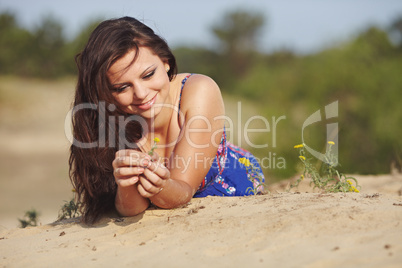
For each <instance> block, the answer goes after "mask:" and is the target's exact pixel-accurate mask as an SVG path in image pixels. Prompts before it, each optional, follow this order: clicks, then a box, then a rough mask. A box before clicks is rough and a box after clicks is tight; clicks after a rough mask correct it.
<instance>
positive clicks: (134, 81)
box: [107, 47, 170, 119]
mask: <svg viewBox="0 0 402 268" xmlns="http://www.w3.org/2000/svg"><path fill="white" fill-rule="evenodd" d="M135 52H136V51H135V50H131V51H130V52H128V53H127V54H126V55H124V56H123V57H122V58H121V59H119V60H117V61H116V62H115V63H114V64H113V65H112V66H111V67H110V68H109V70H108V72H107V76H108V78H109V81H110V83H111V84H112V86H113V92H112V95H113V97H114V98H115V100H116V101H117V103H118V105H119V106H120V108H121V109H122V110H123V111H125V112H127V113H129V114H137V115H140V116H142V117H143V118H145V119H150V118H151V117H154V116H156V115H157V114H158V113H159V112H160V111H161V109H162V108H161V107H162V105H163V104H165V102H166V99H167V97H168V94H169V89H170V81H169V77H168V75H167V70H168V68H169V65H168V64H167V63H164V62H163V61H162V60H161V59H160V58H159V57H158V56H157V55H155V54H154V53H153V51H152V50H151V49H149V48H147V47H140V48H139V49H138V57H137V59H136V60H135V61H134V62H132V61H133V58H134V56H135ZM161 104H162V105H161Z"/></svg>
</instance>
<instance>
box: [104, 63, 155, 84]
mask: <svg viewBox="0 0 402 268" xmlns="http://www.w3.org/2000/svg"><path fill="white" fill-rule="evenodd" d="M153 66H155V64H152V65H151V66H149V67H147V68H146V69H145V70H144V71H143V72H142V73H141V75H140V76H143V75H144V74H145V73H146V72H147V71H148V70H149V69H151V68H152V67H153ZM123 84H124V82H120V81H118V82H116V83H113V84H112V86H119V85H123Z"/></svg>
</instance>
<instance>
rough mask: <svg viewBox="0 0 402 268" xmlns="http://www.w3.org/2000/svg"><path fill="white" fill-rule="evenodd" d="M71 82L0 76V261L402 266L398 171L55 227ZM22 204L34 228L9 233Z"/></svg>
mask: <svg viewBox="0 0 402 268" xmlns="http://www.w3.org/2000/svg"><path fill="white" fill-rule="evenodd" d="M73 87H74V85H73V83H72V81H71V80H66V81H57V82H43V81H33V80H18V81H15V79H14V80H13V79H8V78H0V104H1V105H0V150H1V151H0V267H25V266H30V267H54V266H57V267H71V266H79V267H84V266H85V267H93V266H96V267H110V266H112V265H113V266H118V267H126V266H128V267H162V266H163V267H205V266H210V267H228V266H233V267H244V266H247V267H248V266H251V267H339V266H342V267H402V265H401V263H402V222H401V221H402V196H401V195H402V175H401V174H386V175H376V176H361V175H356V176H355V177H356V178H357V179H358V180H359V183H360V184H361V185H362V189H361V192H360V193H348V194H343V193H337V194H326V193H319V192H317V191H312V189H311V187H310V186H309V185H308V181H307V180H305V181H304V182H303V183H302V184H301V185H300V187H299V188H298V189H297V190H293V191H292V192H286V191H285V190H286V188H287V185H288V183H289V182H291V181H292V180H288V181H283V182H280V183H277V184H274V185H270V187H269V190H270V191H271V193H270V194H268V195H262V196H251V197H233V198H221V197H208V198H203V199H193V200H192V201H191V203H190V204H188V205H187V206H186V207H183V208H178V209H172V210H163V209H149V210H147V211H146V212H145V213H143V214H141V215H139V216H137V217H131V218H118V217H108V218H104V219H103V220H102V221H101V222H100V223H98V224H96V225H95V226H91V227H89V226H85V225H82V224H80V223H79V221H78V219H73V220H66V221H64V222H59V223H53V222H54V221H55V219H56V217H57V211H58V210H59V209H60V207H61V205H62V204H63V200H69V199H70V198H71V197H72V193H71V191H70V189H71V185H70V183H69V181H68V176H67V165H66V163H67V158H68V146H69V144H68V142H67V140H66V137H65V133H64V119H65V116H66V114H67V112H68V110H69V103H70V101H71V97H72V89H73ZM27 88H29V89H30V90H29V91H27V90H26V89H27ZM56 100H57V101H56ZM31 208H35V209H37V210H38V211H39V212H40V217H39V219H40V224H41V226H38V227H28V228H25V229H20V228H17V225H18V220H17V218H21V217H22V216H23V214H24V212H25V211H26V210H29V209H31Z"/></svg>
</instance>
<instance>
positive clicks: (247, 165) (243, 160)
mask: <svg viewBox="0 0 402 268" xmlns="http://www.w3.org/2000/svg"><path fill="white" fill-rule="evenodd" d="M239 162H240V163H242V164H243V165H245V166H246V167H249V166H250V160H248V159H247V158H245V157H242V158H239Z"/></svg>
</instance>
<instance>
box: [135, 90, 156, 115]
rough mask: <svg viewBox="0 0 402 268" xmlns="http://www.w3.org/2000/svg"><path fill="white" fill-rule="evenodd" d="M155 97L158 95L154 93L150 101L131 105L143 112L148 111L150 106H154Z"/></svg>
mask: <svg viewBox="0 0 402 268" xmlns="http://www.w3.org/2000/svg"><path fill="white" fill-rule="evenodd" d="M157 95H158V93H156V94H155V96H154V97H153V98H152V99H150V100H149V101H147V102H145V103H140V104H132V105H133V106H135V107H136V108H138V109H140V110H144V111H146V110H149V109H150V108H151V107H152V105H154V103H155V101H156V97H157Z"/></svg>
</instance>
